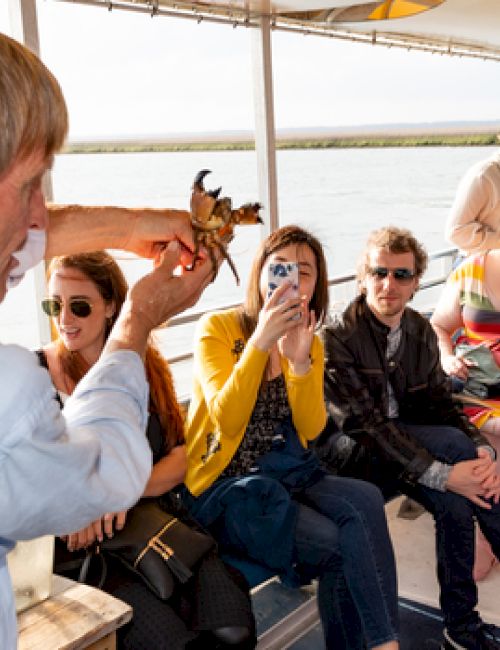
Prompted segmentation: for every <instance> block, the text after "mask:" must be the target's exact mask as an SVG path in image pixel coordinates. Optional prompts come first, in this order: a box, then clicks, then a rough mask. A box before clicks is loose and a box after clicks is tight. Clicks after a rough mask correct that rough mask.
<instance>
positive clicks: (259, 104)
mask: <svg viewBox="0 0 500 650" xmlns="http://www.w3.org/2000/svg"><path fill="white" fill-rule="evenodd" d="M259 23H260V24H259V27H258V28H256V29H253V30H252V32H253V34H252V63H253V77H254V104H255V151H256V154H257V173H258V184H259V185H258V186H259V199H260V201H261V203H262V205H263V206H264V232H265V234H266V235H267V234H268V233H269V232H271V231H273V230H276V229H277V228H278V227H279V220H278V191H277V177H276V134H275V127H274V100H273V66H272V53H271V19H270V17H269V16H262V17H261V18H260V20H259Z"/></svg>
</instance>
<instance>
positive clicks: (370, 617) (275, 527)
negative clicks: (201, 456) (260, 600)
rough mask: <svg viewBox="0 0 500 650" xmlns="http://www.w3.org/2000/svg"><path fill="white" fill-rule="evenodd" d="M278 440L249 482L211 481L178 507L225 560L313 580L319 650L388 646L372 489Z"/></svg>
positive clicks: (392, 623)
mask: <svg viewBox="0 0 500 650" xmlns="http://www.w3.org/2000/svg"><path fill="white" fill-rule="evenodd" d="M280 434H281V437H282V442H276V443H275V444H274V445H273V449H272V450H271V451H270V452H269V453H268V454H266V455H264V456H262V457H260V458H259V461H258V468H257V471H256V472H255V473H254V474H252V475H251V476H243V477H239V478H220V479H218V480H217V481H216V482H215V483H214V484H212V485H211V486H210V487H209V488H208V489H207V490H206V491H205V492H204V493H203V494H202V495H201V496H200V497H198V498H195V497H193V496H192V495H189V494H186V495H185V497H186V505H187V507H188V508H189V509H190V510H191V512H192V514H193V515H194V517H196V518H197V519H198V520H199V521H200V523H201V524H202V525H204V526H206V527H207V528H209V529H210V530H211V531H212V533H213V534H214V536H215V537H216V538H217V540H218V541H219V544H220V546H221V548H222V549H223V550H224V551H229V552H232V553H235V554H243V555H244V556H245V557H248V558H250V559H253V560H257V561H258V562H261V563H264V564H266V565H267V566H269V567H271V568H277V569H278V570H280V573H281V574H283V573H284V572H285V571H286V569H287V565H288V566H289V567H293V569H294V570H296V571H297V573H298V574H299V575H300V576H302V577H305V578H306V579H311V578H315V577H318V578H319V586H318V606H319V611H320V616H321V622H322V624H323V631H324V635H325V641H326V647H327V648H332V649H333V648H335V650H360V649H361V648H365V647H368V648H371V647H374V646H378V645H380V644H382V643H385V642H387V641H390V640H393V639H397V638H398V610H397V584H396V567H395V560H394V554H393V549H392V544H391V541H390V537H389V533H388V529H387V522H386V518H385V511H384V501H383V497H382V494H381V492H380V490H378V488H376V487H375V486H374V485H371V484H370V483H366V482H364V481H359V480H357V479H350V478H342V477H338V476H333V475H330V474H327V473H326V472H325V471H323V470H322V469H321V468H320V467H319V462H318V460H317V458H316V457H315V455H314V454H313V453H312V452H311V451H309V450H306V449H304V448H303V447H302V445H301V444H300V442H299V441H298V438H297V435H296V433H295V430H294V428H293V426H292V425H291V424H290V423H286V422H285V423H284V424H283V427H282V429H281V430H280ZM285 575H286V574H285ZM365 644H366V645H365Z"/></svg>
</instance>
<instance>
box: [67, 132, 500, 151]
mask: <svg viewBox="0 0 500 650" xmlns="http://www.w3.org/2000/svg"><path fill="white" fill-rule="evenodd" d="M499 138H500V136H499V134H498V133H479V134H470V133H468V134H455V135H452V134H446V135H442V134H441V135H414V136H413V135H412V136H410V135H406V136H382V137H380V136H362V137H338V138H337V137H329V138H295V139H288V138H287V139H284V138H283V139H278V140H277V141H276V148H277V149H336V148H339V149H345V148H368V147H441V146H442V147H469V146H471V147H477V146H483V147H484V146H493V145H499V144H500V139H499ZM253 149H255V143H254V142H253V140H245V141H233V142H231V141H225V140H224V141H219V142H218V141H210V142H181V141H179V142H165V141H164V142H144V141H143V142H140V141H139V142H132V141H125V142H74V143H69V144H67V145H66V146H65V148H64V150H63V153H68V154H73V153H78V154H83V153H93V154H95V153H144V152H181V151H250V150H253Z"/></svg>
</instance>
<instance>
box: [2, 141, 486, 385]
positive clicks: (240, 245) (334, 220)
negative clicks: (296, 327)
mask: <svg viewBox="0 0 500 650" xmlns="http://www.w3.org/2000/svg"><path fill="white" fill-rule="evenodd" d="M491 153H492V149H491V148H489V147H488V148H487V147H414V148H411V147H409V148H403V147H397V148H380V149H376V148H366V149H327V150H311V149H310V150H290V151H279V152H278V154H277V165H278V189H279V215H280V223H281V224H282V225H285V224H288V223H296V224H299V225H301V226H304V227H306V228H308V229H309V230H311V231H312V232H313V233H314V234H315V235H316V236H318V237H319V238H320V240H321V241H322V242H323V244H324V246H325V250H326V254H327V259H328V264H329V274H330V277H331V276H334V275H339V274H344V273H347V272H348V271H351V270H353V269H354V266H355V262H356V258H357V257H358V255H359V253H360V251H361V249H362V247H363V243H364V241H365V239H366V237H367V234H368V233H369V232H370V231H371V230H372V229H374V228H377V227H380V226H384V225H387V224H395V225H398V226H401V227H406V228H409V229H411V230H412V231H413V232H414V233H415V234H416V236H417V237H418V238H419V239H420V240H421V241H422V242H423V243H424V244H425V246H426V247H427V249H428V250H429V251H431V252H432V251H435V250H438V249H442V248H445V247H447V246H448V244H447V242H446V241H445V240H444V235H443V230H444V223H445V220H446V215H447V212H448V209H449V207H450V205H451V202H452V200H453V196H454V193H455V190H456V187H457V184H458V181H459V179H460V177H461V176H462V174H463V173H464V172H465V170H466V169H467V168H468V167H469V166H470V165H471V164H473V163H474V162H475V161H477V160H480V159H482V158H485V157H487V156H489V155H490V154H491ZM200 169H210V170H212V172H213V173H212V174H211V175H209V176H208V177H207V179H206V185H207V187H209V188H212V187H218V186H219V185H222V190H223V191H222V194H224V195H229V196H231V197H232V199H233V205H235V206H236V205H239V204H241V203H245V202H247V201H254V200H256V198H257V169H256V156H255V152H253V151H236V152H234V151H231V152H179V153H133V154H81V155H79V154H72V155H61V156H58V157H57V160H56V163H55V166H54V173H53V188H54V201H56V202H59V203H86V204H94V203H95V204H115V205H126V206H137V205H150V206H156V207H165V206H168V207H172V208H183V209H187V208H188V206H189V194H190V187H191V184H192V181H193V178H194V175H195V173H196V172H197V171H198V170H200ZM259 237H260V228H259V227H258V226H247V227H241V228H239V229H237V235H236V237H235V239H234V241H233V242H232V244H231V248H230V250H231V254H232V257H233V259H234V261H235V263H236V266H237V268H238V270H239V273H240V276H241V278H242V284H241V287H237V286H236V284H235V282H234V279H233V277H232V275H231V273H230V272H229V270H228V268H227V265H224V267H223V269H222V270H221V272H220V274H219V277H218V279H217V281H216V282H215V283H214V284H213V285H211V286H210V287H209V288H208V290H207V291H206V292H205V294H204V296H203V298H202V301H201V303H200V305H199V306H201V307H206V308H211V307H214V306H216V305H220V304H228V303H231V302H238V301H239V300H241V297H242V296H243V292H244V289H245V281H246V277H247V274H248V269H249V265H250V262H251V259H252V257H253V254H254V251H255V248H256V246H257V244H258V241H259ZM148 268H149V263H148V262H144V261H142V260H127V261H125V262H124V270H125V272H126V275H127V277H128V279H129V281H133V280H134V279H135V278H137V277H139V276H140V275H141V274H143V273H144V272H145V271H147V270H148ZM40 311H41V310H39V309H38V308H37V306H36V304H35V300H34V291H33V280H32V279H31V278H30V277H28V278H26V280H24V281H23V283H22V284H21V285H20V287H19V288H17V289H16V290H15V291H12V292H11V293H10V295H9V296H8V298H7V299H6V301H5V302H4V303H3V305H2V307H1V308H0V340H2V342H4V343H6V342H19V343H22V344H23V345H27V346H28V347H31V348H33V347H36V346H37V345H38V344H39V341H38V329H37V322H38V319H40V318H43V316H42V315H41V314H40ZM160 338H161V345H162V349H163V350H164V351H165V353H167V354H169V355H171V354H178V353H180V352H183V351H185V350H186V349H188V348H189V345H190V341H191V340H192V328H182V331H181V329H180V328H179V330H177V331H176V330H168V329H167V330H164V331H163V332H162V333H161V334H160ZM177 374H178V375H179V378H178V382H180V383H181V384H182V386H179V389H180V392H181V393H183V394H184V393H185V392H186V391H187V381H188V379H187V378H188V375H189V368H188V367H187V366H186V367H185V368H184V370H183V371H180V368H179V373H177V371H176V376H177Z"/></svg>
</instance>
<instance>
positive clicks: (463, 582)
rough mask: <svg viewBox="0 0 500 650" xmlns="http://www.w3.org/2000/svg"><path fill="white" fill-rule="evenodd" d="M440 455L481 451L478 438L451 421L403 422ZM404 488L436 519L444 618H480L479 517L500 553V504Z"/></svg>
mask: <svg viewBox="0 0 500 650" xmlns="http://www.w3.org/2000/svg"><path fill="white" fill-rule="evenodd" d="M398 424H399V426H401V428H402V429H404V430H406V431H407V433H408V435H409V436H410V437H412V438H413V439H414V440H417V441H418V442H420V444H421V445H422V446H423V447H425V448H426V449H427V450H428V451H429V452H430V453H431V454H432V455H433V456H434V457H435V458H436V459H437V460H440V461H442V462H446V463H449V464H455V463H457V462H460V461H462V460H471V459H473V458H476V457H477V450H476V446H475V444H474V443H473V442H472V440H470V438H469V437H468V436H467V435H466V434H465V433H464V432H463V431H460V430H459V429H456V428H454V427H447V426H427V425H409V424H402V423H398ZM401 489H402V491H403V492H405V493H406V494H408V495H409V496H411V497H412V498H413V499H415V500H416V501H418V502H419V503H421V504H422V505H423V506H424V508H426V510H428V511H429V512H430V513H431V514H432V516H433V517H434V520H435V523H436V553H437V574H438V580H439V585H440V588H441V594H440V599H441V609H442V611H443V616H444V620H445V623H446V625H447V626H448V627H450V628H453V627H457V626H460V625H462V624H467V623H469V622H470V623H473V622H476V621H477V620H478V614H477V612H476V611H475V607H476V605H477V588H476V583H475V582H474V580H473V578H472V569H473V566H474V546H475V535H474V520H475V519H476V520H477V522H478V524H479V526H480V528H481V530H482V532H483V533H484V536H485V537H486V539H487V540H488V541H489V542H490V544H491V546H492V549H493V552H494V553H495V555H496V556H497V557H500V504H494V503H493V501H490V503H491V506H492V507H491V510H487V509H485V508H481V507H480V506H477V505H475V504H474V503H472V501H470V500H469V499H467V498H466V497H463V496H460V495H459V494H455V493H454V492H439V491H437V490H433V489H430V488H427V487H425V486H423V485H420V484H418V483H417V484H416V485H415V486H412V487H408V486H407V485H403V486H401Z"/></svg>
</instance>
